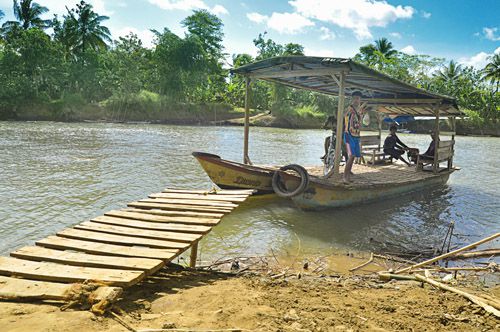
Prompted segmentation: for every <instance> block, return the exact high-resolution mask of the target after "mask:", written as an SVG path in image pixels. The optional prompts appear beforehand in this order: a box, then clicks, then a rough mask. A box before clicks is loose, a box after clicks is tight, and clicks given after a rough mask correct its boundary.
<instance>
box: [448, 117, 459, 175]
mask: <svg viewBox="0 0 500 332" xmlns="http://www.w3.org/2000/svg"><path fill="white" fill-rule="evenodd" d="M451 131H452V132H453V134H452V135H451V140H452V142H453V144H452V145H451V157H450V159H448V170H450V169H451V168H452V167H453V157H454V156H455V134H456V133H457V124H456V122H455V117H454V116H452V117H451Z"/></svg>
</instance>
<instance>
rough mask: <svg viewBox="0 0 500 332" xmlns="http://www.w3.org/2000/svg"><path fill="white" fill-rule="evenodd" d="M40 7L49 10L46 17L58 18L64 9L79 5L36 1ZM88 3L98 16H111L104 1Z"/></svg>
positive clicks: (72, 1)
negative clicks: (55, 15)
mask: <svg viewBox="0 0 500 332" xmlns="http://www.w3.org/2000/svg"><path fill="white" fill-rule="evenodd" d="M36 2H38V3H39V4H40V5H42V6H45V7H47V8H48V9H49V13H48V15H49V16H50V17H52V15H54V14H57V15H59V16H61V15H65V14H66V13H67V12H68V11H67V10H66V7H68V8H69V9H72V8H75V7H76V4H77V3H80V0H69V1H61V0H38V1H36ZM87 2H88V3H90V4H91V5H92V7H94V11H95V12H96V13H98V14H99V15H106V16H110V15H113V14H114V12H113V11H110V10H109V9H107V8H106V5H105V3H106V1H105V0H88V1H87ZM10 6H12V1H9V7H10Z"/></svg>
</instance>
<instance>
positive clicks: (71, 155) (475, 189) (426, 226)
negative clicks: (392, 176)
mask: <svg viewBox="0 0 500 332" xmlns="http://www.w3.org/2000/svg"><path fill="white" fill-rule="evenodd" d="M326 134H327V133H326V132H324V131H320V130H286V129H265V128H252V133H251V142H250V156H251V158H252V160H253V161H254V162H255V163H260V164H285V163H291V162H294V163H299V164H303V165H315V164H318V163H319V156H321V154H322V151H321V150H322V141H323V138H324V137H325V136H326ZM242 137H243V133H242V128H232V127H177V126H157V125H113V124H63V123H6V122H3V123H2V122H0V156H1V157H0V158H1V159H0V161H1V163H0V179H1V182H0V199H1V200H2V204H0V237H1V239H2V241H1V243H0V253H2V254H5V253H7V252H9V251H10V250H12V249H14V248H17V247H20V246H23V245H26V244H30V243H33V242H34V241H35V240H37V239H40V238H42V237H44V236H47V235H51V234H53V233H55V232H56V231H58V230H60V229H62V228H64V227H66V226H71V225H74V224H76V223H79V222H81V221H83V220H86V219H89V218H90V217H93V216H97V215H99V214H101V213H102V212H104V211H106V210H110V209H113V208H120V207H123V206H124V205H125V203H126V202H129V201H132V200H136V199H138V198H143V197H145V196H146V195H147V194H149V193H151V192H158V191H160V190H162V189H163V188H165V187H167V186H170V187H182V188H210V186H211V184H210V181H209V179H208V177H207V176H206V175H205V174H204V172H203V171H202V169H201V168H200V167H199V165H198V164H197V162H196V161H195V160H194V158H193V157H191V152H192V151H206V152H211V153H216V154H219V155H221V156H222V157H224V158H227V159H232V160H237V161H238V160H240V159H241V149H242ZM401 138H402V139H403V141H405V142H406V143H407V144H408V145H410V146H416V147H419V148H420V149H425V148H426V147H427V145H428V143H429V142H428V137H427V135H424V136H421V135H402V136H401ZM499 143H500V139H497V138H472V137H458V138H457V153H456V158H455V162H456V164H457V165H460V166H461V167H462V170H461V171H460V172H457V173H455V174H454V175H452V176H451V178H450V181H449V183H448V185H447V186H445V187H442V188H437V189H436V188H434V189H429V190H427V191H422V192H418V193H414V194H410V195H406V196H402V197H399V198H394V199H389V200H386V201H381V202H376V203H372V204H365V205H360V206H354V207H349V208H342V209H336V210H330V211H322V212H303V211H300V210H298V209H296V208H295V207H294V206H293V204H292V203H290V202H289V201H286V200H280V199H269V198H268V197H254V198H252V199H251V200H250V201H248V202H246V203H244V204H243V205H242V206H241V207H240V208H238V209H237V210H235V211H234V212H233V213H232V214H230V215H229V216H227V217H226V218H225V219H224V222H223V223H221V225H220V226H217V227H216V228H215V229H214V230H213V232H212V233H211V234H210V235H209V236H208V237H207V238H206V240H204V241H203V245H202V247H201V250H202V255H203V256H204V258H207V257H219V256H225V255H237V254H242V253H244V254H249V253H266V252H268V251H269V249H270V248H274V249H276V250H296V249H297V247H298V246H299V244H300V247H301V250H303V251H316V252H326V251H328V250H331V248H339V247H340V248H355V249H362V250H371V249H375V248H374V247H377V246H380V243H386V242H391V243H401V244H403V245H405V246H407V247H409V248H413V249H415V250H418V249H419V248H424V247H431V246H434V245H436V244H439V243H441V241H442V238H443V235H444V232H445V229H446V227H447V226H448V223H449V222H450V221H452V220H453V221H455V222H456V233H458V234H460V235H461V236H460V237H459V238H457V239H456V242H457V244H462V243H468V242H471V241H473V240H477V239H479V238H480V237H483V236H486V235H488V234H491V233H493V232H498V231H499V230H500V223H499V218H498V215H499V213H500V206H499V205H498V202H499V197H500V195H499V194H498V193H497V188H498V186H499V184H500V180H499V179H498V178H497V174H498V170H497V164H498V158H497V157H496V156H498V155H499V153H500V144H499ZM370 239H375V240H376V241H370Z"/></svg>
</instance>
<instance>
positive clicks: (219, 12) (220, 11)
mask: <svg viewBox="0 0 500 332" xmlns="http://www.w3.org/2000/svg"><path fill="white" fill-rule="evenodd" d="M210 11H211V12H212V13H213V14H215V15H217V16H220V15H229V12H228V11H227V9H226V8H225V7H224V6H221V5H215V6H214V7H213V8H212V9H211V10H210Z"/></svg>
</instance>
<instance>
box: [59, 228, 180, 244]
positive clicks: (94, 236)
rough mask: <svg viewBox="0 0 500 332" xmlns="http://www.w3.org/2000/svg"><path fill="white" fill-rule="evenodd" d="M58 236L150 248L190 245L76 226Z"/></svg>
mask: <svg viewBox="0 0 500 332" xmlns="http://www.w3.org/2000/svg"><path fill="white" fill-rule="evenodd" d="M57 236H60V237H67V238H70V239H78V240H86V241H94V242H103V243H111V244H119V245H135V246H144V247H150V248H162V249H187V248H188V247H189V244H187V243H181V242H173V241H163V240H152V239H147V238H141V237H133V236H122V235H112V234H104V233H99V232H91V231H83V230H79V229H74V228H67V229H65V230H62V231H60V232H57Z"/></svg>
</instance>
